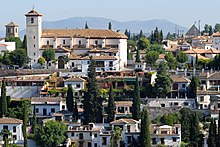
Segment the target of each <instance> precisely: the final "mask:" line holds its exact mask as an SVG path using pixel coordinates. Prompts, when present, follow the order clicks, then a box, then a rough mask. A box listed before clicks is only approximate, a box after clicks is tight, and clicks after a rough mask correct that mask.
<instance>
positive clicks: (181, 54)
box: [176, 51, 188, 64]
mask: <svg viewBox="0 0 220 147" xmlns="http://www.w3.org/2000/svg"><path fill="white" fill-rule="evenodd" d="M176 60H177V61H178V62H179V63H182V64H183V63H185V62H186V61H187V60H188V57H187V56H186V54H185V53H184V52H182V51H180V52H178V53H177V55H176Z"/></svg>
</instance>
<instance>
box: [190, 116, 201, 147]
mask: <svg viewBox="0 0 220 147" xmlns="http://www.w3.org/2000/svg"><path fill="white" fill-rule="evenodd" d="M191 118H193V120H192V121H191V129H190V140H191V142H192V144H193V145H194V146H198V142H199V135H200V126H199V116H198V113H197V112H193V113H192V117H191Z"/></svg>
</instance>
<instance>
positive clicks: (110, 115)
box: [107, 84, 115, 122]
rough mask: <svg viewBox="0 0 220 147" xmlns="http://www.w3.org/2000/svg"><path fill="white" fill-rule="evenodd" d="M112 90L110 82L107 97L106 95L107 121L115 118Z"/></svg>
mask: <svg viewBox="0 0 220 147" xmlns="http://www.w3.org/2000/svg"><path fill="white" fill-rule="evenodd" d="M114 99H115V98H114V92H113V86H112V84H111V86H110V89H109V97H108V108H107V114H108V117H107V120H108V122H112V121H114V119H115V100H114Z"/></svg>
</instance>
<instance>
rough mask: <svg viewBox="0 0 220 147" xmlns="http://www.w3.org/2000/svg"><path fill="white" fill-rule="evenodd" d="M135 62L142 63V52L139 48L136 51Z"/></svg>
mask: <svg viewBox="0 0 220 147" xmlns="http://www.w3.org/2000/svg"><path fill="white" fill-rule="evenodd" d="M135 62H137V63H139V62H141V59H140V51H139V49H138V48H137V50H136V59H135Z"/></svg>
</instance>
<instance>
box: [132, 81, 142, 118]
mask: <svg viewBox="0 0 220 147" xmlns="http://www.w3.org/2000/svg"><path fill="white" fill-rule="evenodd" d="M140 104H141V101H140V87H139V81H138V77H136V81H135V85H134V93H133V101H132V118H133V119H135V120H139V119H140V118H141V110H140Z"/></svg>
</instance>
